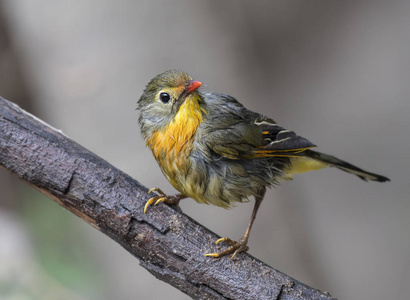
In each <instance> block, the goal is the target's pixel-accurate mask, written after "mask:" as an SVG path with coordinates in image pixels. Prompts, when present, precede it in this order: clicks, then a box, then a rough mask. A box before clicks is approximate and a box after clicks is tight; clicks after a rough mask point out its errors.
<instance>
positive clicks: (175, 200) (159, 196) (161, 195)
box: [144, 188, 185, 214]
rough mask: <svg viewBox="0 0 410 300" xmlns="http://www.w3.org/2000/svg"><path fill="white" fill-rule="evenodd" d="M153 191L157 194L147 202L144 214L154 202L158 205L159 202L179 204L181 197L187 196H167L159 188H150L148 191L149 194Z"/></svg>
mask: <svg viewBox="0 0 410 300" xmlns="http://www.w3.org/2000/svg"><path fill="white" fill-rule="evenodd" d="M152 192H155V193H156V194H157V196H155V197H152V198H150V199H148V201H147V203H146V204H145V206H144V214H145V212H146V211H147V208H148V207H149V206H150V205H152V204H154V205H158V204H159V203H161V202H164V203H167V204H171V205H177V204H178V203H179V201H180V200H181V199H183V198H185V196H183V195H180V194H178V195H175V196H167V195H166V194H165V193H164V192H163V191H162V190H161V189H159V188H152V189H150V190H149V191H148V194H151V193H152Z"/></svg>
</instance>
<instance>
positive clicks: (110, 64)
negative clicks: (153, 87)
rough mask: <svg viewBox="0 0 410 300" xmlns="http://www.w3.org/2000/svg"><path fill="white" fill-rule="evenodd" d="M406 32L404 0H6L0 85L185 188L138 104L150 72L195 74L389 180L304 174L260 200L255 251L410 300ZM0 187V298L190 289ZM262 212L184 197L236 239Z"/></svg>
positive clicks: (100, 148) (117, 157)
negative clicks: (149, 138)
mask: <svg viewBox="0 0 410 300" xmlns="http://www.w3.org/2000/svg"><path fill="white" fill-rule="evenodd" d="M409 28H410V1H407V0H393V1H381V0H376V1H364V0H359V1H357V0H356V1H353V0H351V1H327V0H321V1H304V0H299V1H296V0H281V1H258V0H256V1H233V0H231V1H165V0H163V1H152V0H150V1H148V0H146V1H145V0H144V1H125V0H122V1H106V0H98V1H97V0H85V1H79V0H72V1H51V0H36V1H34V0H3V1H1V2H0V76H1V77H0V95H1V96H2V97H5V98H7V99H8V100H11V101H14V102H16V103H18V104H19V105H20V106H21V107H23V108H24V109H26V110H28V111H29V112H31V113H33V114H35V115H37V116H38V117H40V118H41V119H43V120H45V121H46V122H48V123H49V124H51V125H52V126H54V127H56V128H58V129H61V130H62V131H63V132H64V133H65V134H67V135H68V136H70V137H71V138H72V139H74V140H75V141H77V142H79V143H80V144H82V145H83V146H85V147H86V148H88V149H90V150H91V151H93V152H95V153H96V154H98V155H99V156H101V157H102V158H104V159H106V160H107V161H109V162H110V163H111V164H113V165H114V166H116V167H118V168H120V169H121V170H123V171H125V172H126V173H128V174H130V175H131V176H132V177H134V178H135V179H137V180H139V181H140V182H142V183H143V184H144V185H146V186H147V187H154V186H158V187H161V188H162V189H163V190H164V191H166V192H167V193H175V190H173V188H172V187H171V186H170V185H169V183H168V182H166V179H165V178H164V177H163V175H162V174H161V172H160V170H159V168H158V166H157V164H156V162H155V161H154V159H153V157H152V155H151V153H150V152H149V150H148V149H146V148H145V143H144V142H143V140H142V138H141V137H140V134H139V129H138V124H137V118H138V112H136V111H135V108H136V102H137V100H138V98H139V96H140V95H141V93H142V90H143V89H144V86H145V84H146V83H147V82H148V81H149V80H150V79H151V78H152V77H153V76H155V75H156V74H158V73H160V72H162V71H165V70H167V69H171V68H177V69H182V70H184V71H187V72H188V73H190V74H191V75H192V76H193V77H194V78H195V79H196V80H200V81H201V82H203V83H204V88H205V89H206V90H209V91H217V92H222V93H226V94H230V95H232V96H234V97H236V98H237V99H238V100H239V101H240V102H242V103H243V104H244V105H245V106H247V107H248V108H250V109H252V110H255V111H258V112H261V113H264V114H266V115H268V116H269V117H272V118H274V119H275V120H276V121H277V122H278V123H279V124H280V125H282V126H283V127H285V128H289V129H292V130H294V131H296V132H297V133H298V134H299V135H301V136H304V137H306V138H308V139H309V140H311V141H312V142H313V143H315V144H317V145H319V151H322V152H326V153H329V154H332V155H335V156H337V157H340V158H342V159H344V160H346V161H348V162H350V163H353V164H355V165H358V166H359V167H362V168H363V169H365V170H368V171H371V172H375V173H380V174H382V175H385V176H387V177H390V178H391V180H392V181H391V182H388V183H375V182H370V183H366V182H363V181H361V180H359V179H357V178H356V177H355V176H351V175H348V174H346V173H344V172H340V171H338V170H335V169H326V170H322V171H317V172H311V173H309V174H302V175H298V176H295V179H294V180H293V181H290V182H284V183H282V184H281V185H280V187H278V188H277V189H274V190H269V191H268V193H267V194H266V196H265V200H264V202H263V203H262V208H261V210H260V212H259V214H258V216H257V218H256V221H255V225H254V228H253V231H252V233H251V235H250V241H249V246H250V250H249V252H250V253H251V254H252V255H254V256H256V257H257V258H259V259H261V260H262V261H264V262H266V263H268V264H269V265H271V266H273V267H275V268H277V269H279V270H281V271H282V272H284V273H287V274H289V275H290V276H292V277H294V278H296V279H298V280H300V281H302V282H304V283H306V284H309V285H311V286H313V287H316V288H319V289H322V290H326V291H329V292H330V293H331V294H332V295H333V296H335V297H338V298H339V299H365V300H367V299H407V298H408V295H409V294H410V285H409V284H408V283H409V279H410V255H409V254H410V234H409V232H410V218H409V215H410V199H409V198H410V196H409V194H410V182H409V169H410V134H409V132H410V130H409V129H410V118H409V113H410V84H409V78H410V30H409ZM0 191H1V194H0V299H6V300H14V299H19V300H20V299H99V300H103V299H161V298H167V299H188V297H187V296H186V295H184V294H182V293H181V292H180V291H178V290H176V289H175V288H173V287H171V286H169V285H167V284H165V283H163V282H160V281H158V280H157V279H156V278H154V277H153V276H152V275H151V274H150V273H149V272H147V271H146V270H145V269H143V268H142V267H140V266H139V263H138V261H137V260H136V259H135V258H134V257H132V256H131V255H130V254H129V253H128V252H126V251H125V250H124V249H122V248H121V247H120V246H119V245H117V244H116V243H115V242H114V241H112V240H110V239H109V238H107V237H106V236H104V235H103V234H101V233H100V232H98V231H97V230H95V229H94V228H92V227H91V226H89V225H88V224H86V223H85V222H83V221H82V220H80V219H79V218H78V217H76V216H74V215H73V214H72V213H70V212H68V211H66V210H64V209H63V208H61V207H60V206H58V205H57V204H56V203H55V202H53V201H52V200H50V199H48V198H46V197H45V196H43V195H42V194H40V193H39V192H37V191H36V190H34V189H33V188H31V187H29V186H28V185H25V184H24V183H21V182H19V181H18V179H16V178H14V177H13V176H12V175H10V174H9V173H8V172H7V171H5V170H0ZM252 206H253V200H251V202H250V203H247V204H240V205H238V206H237V207H236V208H233V209H231V210H224V209H221V208H217V207H211V206H206V205H199V204H197V203H195V202H194V201H193V200H191V199H188V200H184V201H183V202H182V203H181V208H182V210H183V211H184V212H185V213H187V214H188V215H190V216H191V217H193V218H194V219H196V220H198V221H199V222H200V223H202V224H203V225H205V226H206V227H208V228H210V229H211V230H213V231H214V232H217V233H218V234H219V235H221V236H229V237H230V238H232V239H239V238H240V237H241V236H242V235H243V233H244V231H245V229H246V226H247V224H248V221H249V218H250V214H251V210H252ZM149 213H155V208H152V209H151V210H150V211H149Z"/></svg>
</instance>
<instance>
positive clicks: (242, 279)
mask: <svg viewBox="0 0 410 300" xmlns="http://www.w3.org/2000/svg"><path fill="white" fill-rule="evenodd" d="M0 165H1V166H3V167H4V168H6V169H7V170H8V171H10V172H11V173H13V174H14V175H15V176H17V177H18V178H20V179H21V180H24V181H25V182H27V183H28V184H30V185H31V186H33V187H34V188H36V189H38V190H39V191H41V192H42V193H44V194H45V195H47V196H49V197H50V198H51V199H53V200H54V201H56V202H57V203H59V204H60V205H61V206H63V207H65V208H66V209H68V210H70V211H71V212H73V213H74V214H76V215H77V216H79V217H80V218H81V219H83V220H85V221H86V222H87V223H89V224H90V225H92V226H93V227H95V228H97V229H98V230H100V231H102V232H103V233H105V234H106V235H108V236H109V237H111V238H112V239H113V240H115V241H116V242H117V243H119V244H121V245H122V246H123V247H124V248H125V249H126V250H128V251H129V252H130V253H131V254H132V255H134V256H135V257H136V258H138V259H139V260H140V264H141V265H142V266H143V267H144V268H146V269H147V270H148V271H150V272H151V273H152V274H153V275H154V276H155V277H157V278H158V279H160V280H163V281H165V282H167V283H169V284H171V285H173V286H174V287H176V288H177V289H179V290H181V291H182V292H184V293H186V294H188V295H190V296H191V297H192V298H195V299H299V300H300V299H323V300H325V299H334V298H332V297H331V296H330V295H329V294H328V293H323V292H320V291H318V290H316V289H313V288H311V287H309V286H306V285H305V284H303V283H300V282H298V281H297V280H295V279H293V278H290V277H289V276H287V275H285V274H283V273H281V272H279V271H276V270H275V269H273V268H271V267H269V266H268V265H266V264H264V263H262V262H260V261H259V260H257V259H255V258H253V257H252V256H250V255H248V254H244V253H241V254H239V255H237V256H236V258H235V259H234V260H231V259H230V257H229V256H227V257H223V258H221V259H213V258H209V257H205V256H204V253H205V252H206V250H212V249H214V248H215V247H216V246H215V244H214V242H215V240H216V239H217V238H218V236H216V235H215V234H214V233H213V232H211V231H209V230H208V229H206V228H205V227H203V226H202V225H200V224H198V223H197V222H195V221H194V220H192V219H191V218H189V217H188V216H186V215H185V214H183V213H180V212H178V211H177V210H175V209H173V208H172V207H169V206H167V205H159V206H156V207H155V208H151V209H150V212H149V213H147V214H143V207H144V204H145V202H146V201H147V200H148V198H149V197H148V195H147V188H145V187H144V186H142V185H141V184H140V183H139V182H137V181H136V180H134V179H132V178H131V177H130V176H128V175H127V174H124V173H123V172H121V171H120V170H118V169H116V168H115V167H113V166H112V165H110V164H109V163H108V162H106V161H105V160H103V159H101V158H100V157H98V156H97V155H95V154H93V153H91V152H90V151H88V150H87V149H85V148H83V147H82V146H80V145H79V144H77V143H76V142H74V141H73V140H71V139H70V138H68V137H67V136H65V135H64V134H63V133H61V132H60V131H58V130H56V129H54V128H52V127H51V126H49V125H47V124H46V123H44V122H42V121H41V120H39V119H37V118H36V117H34V116H32V115H30V114H29V113H27V112H25V111H23V110H22V109H20V108H19V107H18V106H17V105H15V104H13V103H11V102H9V101H7V100H5V99H3V98H0Z"/></svg>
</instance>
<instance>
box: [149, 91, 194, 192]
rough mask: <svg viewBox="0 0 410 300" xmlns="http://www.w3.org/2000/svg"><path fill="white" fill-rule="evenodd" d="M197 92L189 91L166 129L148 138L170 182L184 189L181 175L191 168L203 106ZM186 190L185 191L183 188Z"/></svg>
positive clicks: (177, 187)
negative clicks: (190, 155)
mask: <svg viewBox="0 0 410 300" xmlns="http://www.w3.org/2000/svg"><path fill="white" fill-rule="evenodd" d="M198 98H199V97H198V96H197V95H189V96H188V97H187V98H186V99H185V101H184V103H183V104H182V105H181V107H180V108H179V110H178V112H177V114H176V115H175V118H174V120H173V121H172V122H171V123H170V124H169V125H168V126H167V127H166V128H164V129H161V130H158V131H156V132H154V133H153V134H152V135H151V136H150V137H149V138H148V139H147V146H148V147H150V149H151V151H152V153H153V155H154V157H155V159H156V160H157V162H158V164H159V166H160V167H161V170H162V172H163V173H164V175H165V176H166V177H167V179H168V180H169V182H170V183H171V184H172V185H173V186H174V187H175V188H176V189H178V190H180V191H181V186H180V181H179V180H178V178H177V177H179V176H178V175H183V174H186V172H187V170H188V169H189V166H190V162H189V154H190V152H191V148H192V143H193V139H194V136H195V133H196V130H197V128H198V126H199V124H200V123H201V122H202V110H201V107H200V106H199V103H198ZM181 192H182V191H181Z"/></svg>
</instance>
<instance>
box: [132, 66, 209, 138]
mask: <svg viewBox="0 0 410 300" xmlns="http://www.w3.org/2000/svg"><path fill="white" fill-rule="evenodd" d="M201 85H202V83H201V82H199V81H195V80H193V78H192V77H191V76H190V75H189V74H188V73H186V72H183V71H178V70H169V71H165V72H163V73H161V74H159V75H157V76H155V77H154V78H153V79H151V81H150V82H149V83H148V84H147V86H146V88H145V90H144V92H143V94H142V95H141V97H140V99H139V101H138V108H137V109H138V110H139V111H140V116H139V123H140V126H141V132H142V134H143V135H144V136H149V135H150V134H151V133H152V132H154V131H156V130H159V129H161V128H164V127H166V126H167V125H169V124H170V123H171V122H173V121H174V120H175V117H176V115H177V113H178V112H179V110H180V109H181V107H183V104H184V103H185V102H194V104H196V105H197V106H198V107H199V105H198V102H200V101H201V98H200V97H199V95H198V94H197V89H198V88H199V87H200V86H201Z"/></svg>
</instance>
